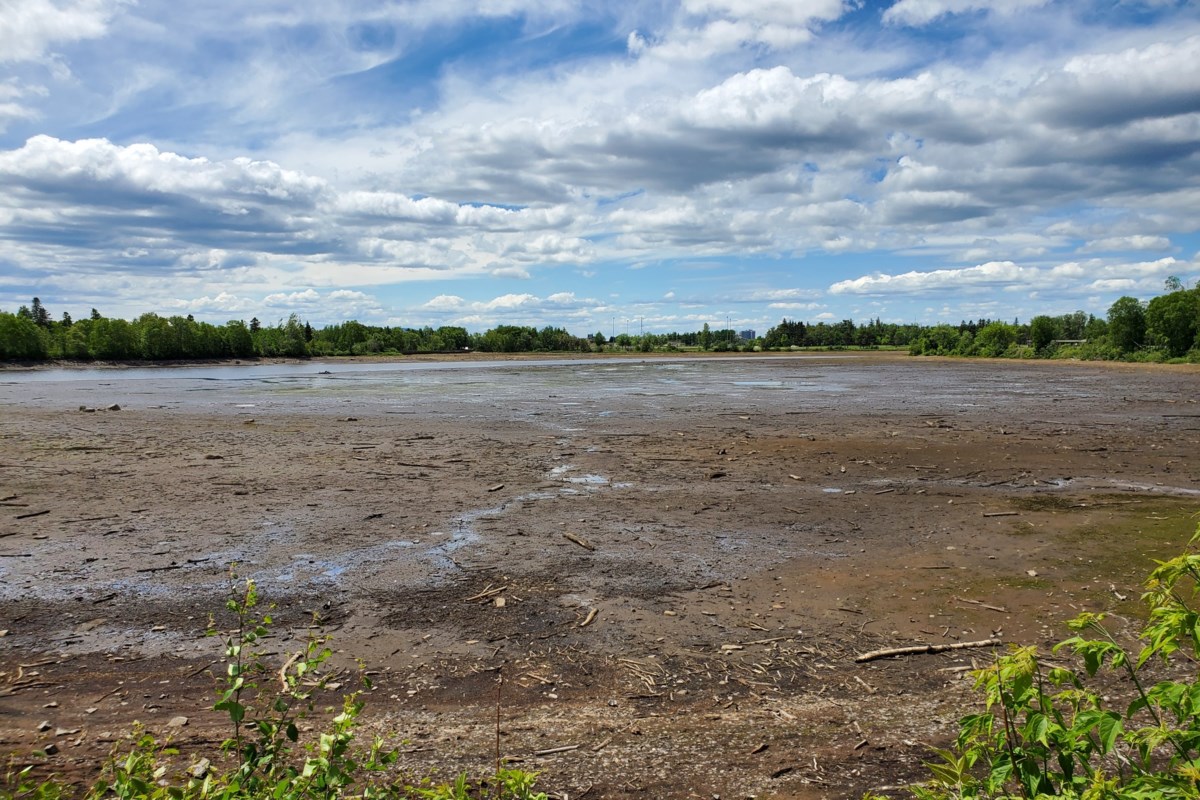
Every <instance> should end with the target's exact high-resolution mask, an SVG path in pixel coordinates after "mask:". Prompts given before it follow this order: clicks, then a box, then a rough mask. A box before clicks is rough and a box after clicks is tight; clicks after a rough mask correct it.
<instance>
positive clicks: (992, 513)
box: [984, 511, 1021, 517]
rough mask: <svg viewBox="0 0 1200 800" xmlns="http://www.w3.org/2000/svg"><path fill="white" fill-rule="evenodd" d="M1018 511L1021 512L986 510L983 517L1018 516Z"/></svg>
mask: <svg viewBox="0 0 1200 800" xmlns="http://www.w3.org/2000/svg"><path fill="white" fill-rule="evenodd" d="M1020 513H1021V512H1020V511H988V512H986V513H984V516H985V517H1015V516H1018V515H1019V514H1020Z"/></svg>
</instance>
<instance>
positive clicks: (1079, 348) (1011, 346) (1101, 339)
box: [909, 278, 1200, 363]
mask: <svg viewBox="0 0 1200 800" xmlns="http://www.w3.org/2000/svg"><path fill="white" fill-rule="evenodd" d="M1165 289H1166V293H1165V294H1161V295H1159V296H1157V297H1154V298H1152V299H1151V300H1149V301H1148V302H1143V301H1141V300H1138V299H1137V298H1135V297H1121V298H1119V299H1118V300H1117V301H1116V302H1114V303H1113V304H1112V305H1111V306H1110V307H1109V309H1108V313H1107V314H1106V316H1105V317H1103V318H1101V317H1096V316H1094V315H1091V314H1085V313H1084V312H1082V311H1076V312H1074V313H1072V314H1061V315H1058V316H1048V315H1039V316H1036V317H1034V318H1033V319H1031V320H1030V321H1029V323H1028V324H1026V325H1022V324H1020V323H1019V322H1014V323H1012V324H1009V323H1005V322H1001V321H997V320H980V321H979V322H977V323H969V324H968V323H961V324H959V325H958V326H953V325H935V326H933V327H931V328H927V329H925V330H923V331H922V332H921V334H920V336H918V337H917V338H916V339H915V340H914V341H913V342H912V344H911V345H910V346H909V352H910V353H912V354H914V355H953V356H982V357H987V358H1075V359H1081V360H1085V361H1152V362H1165V361H1187V362H1190V363H1200V282H1198V283H1197V285H1196V286H1195V287H1193V288H1191V289H1186V288H1184V287H1183V284H1182V282H1181V281H1180V280H1179V279H1178V278H1168V279H1167V281H1166V286H1165Z"/></svg>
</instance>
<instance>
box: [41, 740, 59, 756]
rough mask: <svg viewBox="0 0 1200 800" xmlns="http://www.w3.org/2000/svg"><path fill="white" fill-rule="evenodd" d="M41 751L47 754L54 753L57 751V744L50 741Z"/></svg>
mask: <svg viewBox="0 0 1200 800" xmlns="http://www.w3.org/2000/svg"><path fill="white" fill-rule="evenodd" d="M42 752H43V753H45V754H46V755H48V756H52V755H55V754H56V753H58V745H56V744H55V743H54V742H51V743H50V744H48V745H46V746H45V747H43V748H42Z"/></svg>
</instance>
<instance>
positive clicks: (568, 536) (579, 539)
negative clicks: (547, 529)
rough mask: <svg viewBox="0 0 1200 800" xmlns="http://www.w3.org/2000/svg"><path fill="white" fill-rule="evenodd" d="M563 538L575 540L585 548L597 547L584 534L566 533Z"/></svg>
mask: <svg viewBox="0 0 1200 800" xmlns="http://www.w3.org/2000/svg"><path fill="white" fill-rule="evenodd" d="M563 538H564V539H566V540H567V541H571V542H574V543H575V544H577V545H579V546H580V547H582V548H583V549H584V550H595V549H596V548H595V547H593V546H592V543H591V542H589V541H588V540H587V539H584V538H583V537H582V536H576V535H575V534H573V533H564V534H563Z"/></svg>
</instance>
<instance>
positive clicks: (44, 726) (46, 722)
mask: <svg viewBox="0 0 1200 800" xmlns="http://www.w3.org/2000/svg"><path fill="white" fill-rule="evenodd" d="M53 727H54V726H53V725H51V724H50V720H48V719H44V720H42V721H41V723H40V724H39V725H38V728H37V729H38V730H39V731H43V732H45V731H48V730H50V729H51V728H53Z"/></svg>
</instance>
